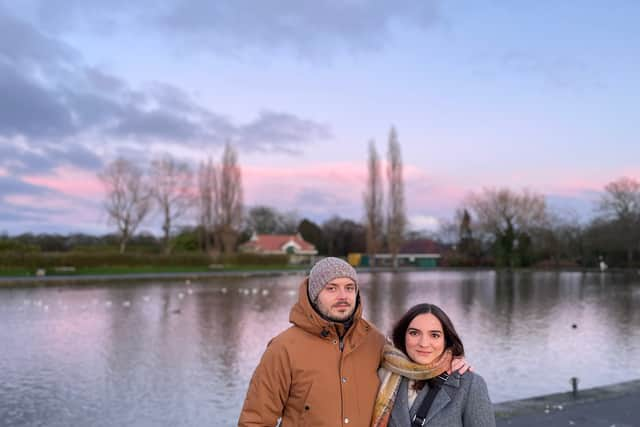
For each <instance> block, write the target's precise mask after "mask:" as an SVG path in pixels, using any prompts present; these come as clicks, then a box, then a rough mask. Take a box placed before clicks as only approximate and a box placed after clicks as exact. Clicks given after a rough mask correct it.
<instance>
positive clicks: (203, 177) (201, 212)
mask: <svg viewBox="0 0 640 427" xmlns="http://www.w3.org/2000/svg"><path fill="white" fill-rule="evenodd" d="M219 210H220V209H219V200H218V170H217V167H216V165H215V164H214V163H213V160H212V159H211V157H209V159H208V160H207V162H202V163H200V168H199V170H198V222H199V224H200V231H201V239H202V242H201V243H202V246H203V247H204V249H205V251H206V252H211V249H212V247H211V237H212V236H213V235H214V230H215V222H216V221H217V216H218V213H219Z"/></svg>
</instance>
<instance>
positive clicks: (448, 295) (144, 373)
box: [0, 270, 640, 427]
mask: <svg viewBox="0 0 640 427" xmlns="http://www.w3.org/2000/svg"><path fill="white" fill-rule="evenodd" d="M301 279H302V276H301V275H285V276H278V277H275V276H270V277H220V278H210V279H203V280H193V281H192V282H188V281H176V282H173V283H171V282H170V283H166V282H165V283H161V282H146V283H135V284H114V285H108V286H107V285H83V286H58V287H37V288H0V325H1V326H0V425H2V426H60V427H62V426H65V427H66V426H71V425H82V426H133V425H135V426H203V425H215V426H234V425H235V422H236V420H237V416H238V413H239V411H240V408H241V406H242V401H243V399H244V395H245V392H246V389H247V386H248V382H249V379H250V377H251V374H252V372H253V369H254V368H255V366H256V364H257V363H258V360H259V358H260V356H261V354H262V352H263V350H264V348H265V345H266V343H267V342H268V341H269V339H270V338H271V337H272V336H274V335H276V334H277V333H278V332H280V331H281V330H283V329H284V328H286V327H287V326H288V314H289V310H290V308H291V305H292V304H293V303H294V302H295V301H296V300H297V288H298V284H299V282H300V280H301ZM360 280H361V283H362V292H363V301H364V313H365V317H366V318H367V319H369V320H370V321H372V322H373V323H374V324H375V325H377V326H378V327H379V328H380V329H381V330H382V331H383V332H385V333H388V332H389V330H390V329H391V327H392V325H393V322H394V321H395V319H397V318H398V317H399V316H400V315H401V314H402V313H403V312H404V311H405V310H406V309H407V308H408V307H410V306H412V305H413V304H415V303H419V302H431V303H435V304H437V305H439V306H440V307H442V308H443V309H444V310H445V311H446V312H447V313H448V314H449V316H450V317H451V318H452V320H453V322H454V324H455V325H456V328H457V329H458V332H459V334H460V335H461V338H462V340H463V342H464V344H465V349H466V352H467V359H468V360H469V361H470V363H471V364H472V365H473V368H474V370H475V371H476V372H478V373H479V374H481V375H482V376H483V377H484V378H485V380H486V381H487V384H488V387H489V392H490V395H491V398H492V400H493V401H494V402H501V401H506V400H512V399H520V398H525V397H531V396H536V395H542V394H548V393H555V392H561V391H569V390H571V385H570V379H571V377H577V378H578V379H579V387H580V388H588V387H594V386H599V385H607V384H612V383H616V382H622V381H627V380H631V379H638V378H640V309H639V308H640V276H638V275H637V274H635V272H634V273H633V274H629V273H627V274H622V273H620V274H618V273H606V274H600V273H571V272H562V273H556V272H518V273H508V272H504V273H503V272H500V273H498V272H495V271H490V270H480V271H446V270H445V271H441V270H432V271H424V272H406V273H395V274H393V273H375V274H368V273H362V274H360ZM574 325H575V327H574Z"/></svg>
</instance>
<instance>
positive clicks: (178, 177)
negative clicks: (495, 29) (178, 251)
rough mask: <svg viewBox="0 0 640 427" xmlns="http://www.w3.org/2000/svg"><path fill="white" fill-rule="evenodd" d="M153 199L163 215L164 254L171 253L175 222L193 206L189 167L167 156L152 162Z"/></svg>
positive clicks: (191, 178) (191, 179) (191, 177)
mask: <svg viewBox="0 0 640 427" xmlns="http://www.w3.org/2000/svg"><path fill="white" fill-rule="evenodd" d="M150 176H151V182H152V191H153V198H154V200H155V202H156V204H157V207H158V209H159V210H160V212H161V214H162V218H163V220H162V232H163V235H164V236H163V240H164V252H165V253H166V254H169V253H171V242H170V238H171V231H172V226H173V224H174V222H175V221H176V220H177V219H178V218H180V217H181V216H183V215H184V214H185V213H186V211H187V210H188V208H189V206H190V205H191V199H192V196H191V185H192V181H193V176H192V173H191V169H190V168H189V165H188V164H186V163H183V162H178V161H176V159H175V158H173V157H172V156H171V155H169V154H166V155H164V156H162V157H160V158H157V159H155V160H153V161H152V162H151V173H150Z"/></svg>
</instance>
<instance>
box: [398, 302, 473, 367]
mask: <svg viewBox="0 0 640 427" xmlns="http://www.w3.org/2000/svg"><path fill="white" fill-rule="evenodd" d="M427 313H431V314H433V315H434V316H436V318H437V319H438V320H439V321H440V323H441V324H442V332H444V341H445V348H450V349H451V352H452V354H453V357H458V356H464V345H462V340H461V339H460V337H459V336H458V333H457V332H456V328H454V327H453V323H452V322H451V319H449V316H447V313H445V312H444V311H443V310H442V309H441V308H440V307H438V306H437V305H434V304H418V305H414V306H413V307H411V308H410V309H409V311H407V312H406V313H405V314H404V316H402V317H401V318H400V320H398V322H397V323H396V325H395V326H394V327H393V331H392V332H391V338H392V339H393V345H395V346H396V348H398V349H400V350H402V352H403V353H404V354H407V345H406V342H405V336H406V334H407V329H408V328H409V324H410V323H411V321H412V320H413V319H414V318H415V317H416V316H419V315H421V314H427Z"/></svg>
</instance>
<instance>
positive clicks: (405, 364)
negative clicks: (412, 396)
mask: <svg viewBox="0 0 640 427" xmlns="http://www.w3.org/2000/svg"><path fill="white" fill-rule="evenodd" d="M452 359H453V357H452V354H451V349H445V351H444V352H443V353H442V354H441V355H440V357H438V358H437V359H436V360H434V361H433V362H431V363H430V364H428V365H420V364H417V363H414V362H412V361H411V360H410V359H409V358H408V357H407V356H406V355H405V354H404V353H403V352H402V351H400V350H399V349H397V348H396V347H394V346H393V345H391V344H386V345H385V346H384V351H383V360H382V365H381V367H380V368H381V369H380V372H381V374H382V377H381V384H380V388H379V389H378V396H377V397H376V403H375V406H374V408H373V420H372V423H371V426H372V427H386V426H387V424H388V423H389V417H390V416H391V409H392V408H393V404H394V402H395V400H396V395H397V394H398V388H399V387H400V381H401V380H402V377H407V378H409V379H411V380H418V381H419V380H428V379H430V378H434V377H437V376H438V375H440V374H441V373H443V372H445V371H447V370H448V369H449V368H450V367H451V360H452Z"/></svg>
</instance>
